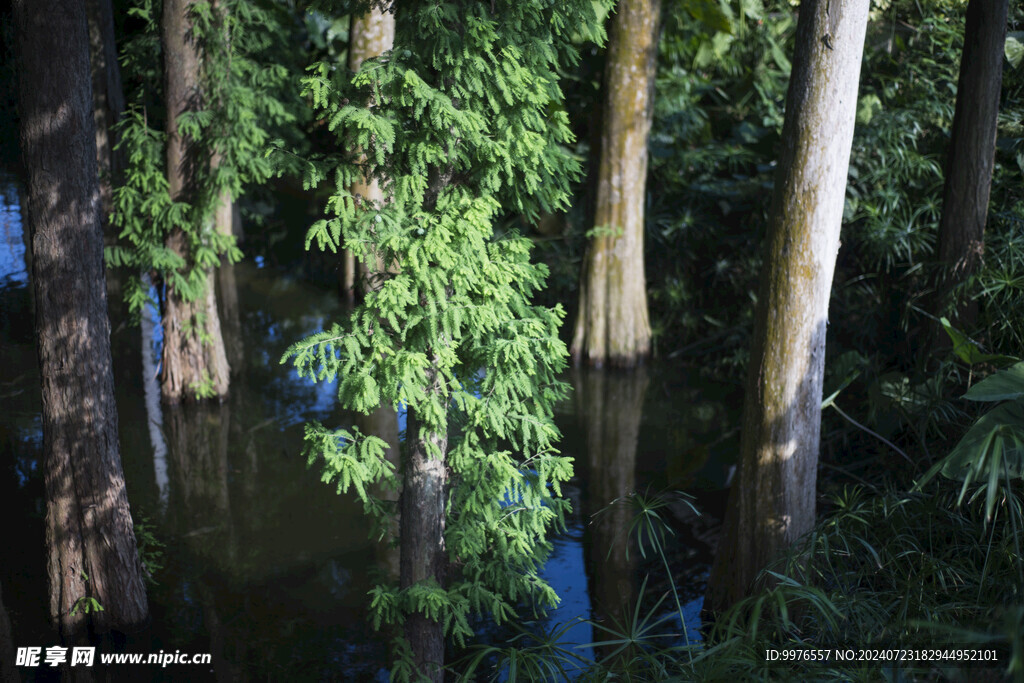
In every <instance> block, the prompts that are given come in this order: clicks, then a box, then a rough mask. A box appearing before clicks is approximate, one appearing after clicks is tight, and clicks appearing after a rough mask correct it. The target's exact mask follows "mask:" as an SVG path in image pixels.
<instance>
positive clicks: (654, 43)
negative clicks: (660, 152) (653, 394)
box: [571, 0, 661, 367]
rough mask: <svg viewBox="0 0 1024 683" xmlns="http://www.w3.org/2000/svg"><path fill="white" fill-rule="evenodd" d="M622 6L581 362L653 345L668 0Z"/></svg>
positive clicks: (586, 272)
mask: <svg viewBox="0 0 1024 683" xmlns="http://www.w3.org/2000/svg"><path fill="white" fill-rule="evenodd" d="M617 11H618V14H617V15H616V16H615V19H614V21H613V23H612V30H611V36H610V37H609V41H608V58H607V59H608V62H607V67H606V70H605V104H604V117H603V120H602V124H601V125H602V133H601V165H600V168H599V170H598V181H597V182H598V188H597V209H596V211H595V214H594V233H595V234H594V236H593V237H592V238H591V241H590V244H589V246H588V249H587V255H586V257H585V260H584V264H583V272H582V275H581V277H580V303H579V312H578V313H577V316H576V329H575V332H574V334H573V342H572V348H571V352H572V356H573V358H574V359H575V360H576V361H577V362H579V361H581V360H585V361H586V362H588V363H590V364H591V365H595V366H602V365H604V364H605V363H610V364H612V365H616V366H626V367H628V366H632V365H635V364H636V363H638V362H639V361H640V360H642V359H643V358H644V357H645V356H647V355H648V354H649V353H650V347H651V325H650V321H649V319H648V313H647V280H646V276H645V275H644V204H645V203H646V189H645V188H646V184H647V137H648V134H649V133H650V130H651V119H652V116H653V113H654V107H653V105H654V74H655V67H656V66H657V64H656V60H657V53H658V33H659V25H660V15H661V0H623V1H622V2H621V3H619V6H618V10H617Z"/></svg>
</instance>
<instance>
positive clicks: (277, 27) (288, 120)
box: [107, 0, 296, 310]
mask: <svg viewBox="0 0 1024 683" xmlns="http://www.w3.org/2000/svg"><path fill="white" fill-rule="evenodd" d="M132 4H133V6H132V8H131V9H130V10H129V15H130V16H131V17H132V20H133V21H137V22H139V23H140V24H141V30H139V31H138V32H137V33H136V34H134V35H133V36H132V39H131V40H130V41H129V42H128V44H127V45H126V46H125V48H124V50H123V55H122V62H123V66H124V70H125V81H126V84H125V88H126V90H127V91H128V92H126V99H127V101H128V105H129V112H128V114H127V116H126V121H125V122H124V124H123V125H122V129H121V135H122V137H123V143H122V144H123V146H124V148H125V156H126V158H127V165H128V168H127V171H126V174H125V181H124V184H123V185H122V186H121V187H119V188H117V189H116V191H115V206H114V216H113V223H114V225H115V226H116V227H117V228H118V229H119V231H120V239H121V243H120V244H119V245H118V246H115V247H113V248H110V249H108V250H107V258H108V261H109V262H110V263H111V264H112V265H114V266H125V267H128V268H130V269H131V273H132V274H133V275H136V276H137V274H138V272H140V271H142V270H146V271H148V270H151V269H152V270H155V271H157V273H159V274H160V275H161V276H162V278H163V280H164V282H165V283H166V284H167V285H168V286H170V287H173V288H175V289H176V290H177V292H178V293H179V294H180V296H181V297H182V298H183V299H185V300H193V299H195V298H196V297H197V296H199V295H200V294H201V293H202V292H203V291H204V288H205V286H206V284H205V283H206V275H205V273H206V271H207V270H208V269H210V268H213V267H215V266H217V265H218V264H219V263H220V257H221V256H223V255H227V257H228V258H229V259H230V260H232V261H237V260H238V259H239V258H241V252H239V251H238V249H237V248H236V247H235V244H234V239H233V238H232V237H231V235H230V234H226V235H225V234H219V233H218V232H217V230H216V229H215V225H214V223H213V216H214V212H215V210H216V208H217V205H218V203H219V202H220V200H221V198H222V196H223V194H224V193H227V194H229V195H230V196H231V197H232V198H237V197H238V196H239V195H240V194H242V192H243V189H244V187H245V186H247V185H251V184H258V183H262V182H265V181H266V180H267V179H269V178H270V176H271V174H272V167H271V165H270V164H269V162H268V161H267V159H266V155H265V150H266V147H267V146H268V144H269V141H270V139H271V137H273V136H277V135H279V134H280V131H281V129H282V128H287V127H288V126H290V125H291V124H292V123H293V122H294V121H295V118H296V115H295V105H294V103H292V104H289V103H288V102H287V98H286V97H285V92H286V87H287V86H286V84H288V83H289V77H290V75H291V74H290V73H289V71H288V69H287V67H286V66H285V65H282V64H278V63H275V64H266V63H262V60H260V59H259V56H260V55H263V54H264V53H265V52H266V51H267V50H268V49H271V48H272V47H273V46H274V45H275V44H278V43H281V42H285V41H287V40H288V38H287V37H286V34H285V33H284V32H283V31H284V27H283V26H282V23H281V21H280V20H279V17H278V15H277V14H276V13H274V12H273V11H271V10H269V9H265V8H261V7H259V6H257V5H256V4H255V3H253V2H250V0H217V1H216V2H194V3H192V5H191V8H190V12H189V18H190V21H191V23H192V30H191V32H190V34H189V37H188V40H189V42H190V44H192V45H194V46H195V48H196V49H197V51H198V53H199V59H200V74H199V83H198V86H199V87H198V92H197V93H196V102H195V106H194V108H193V109H192V111H190V112H188V113H187V114H185V115H183V116H180V117H179V126H178V129H179V132H180V134H181V135H182V136H183V137H185V138H187V140H188V159H189V166H190V168H189V171H190V172H191V173H192V174H193V178H194V181H193V182H192V183H191V184H190V188H189V189H188V192H187V194H186V195H185V196H183V197H181V198H179V199H178V200H177V201H175V200H172V198H171V195H170V193H169V188H168V181H167V169H166V158H165V151H164V150H165V147H166V145H167V134H166V131H165V125H164V123H165V117H166V116H167V112H166V108H165V104H164V93H163V87H164V86H163V76H162V74H161V68H160V65H161V39H160V30H161V27H160V17H161V12H162V10H161V5H162V3H161V2H160V0H134V2H133V3H132ZM176 228H177V229H180V230H182V231H183V232H184V233H185V235H186V236H187V240H188V243H189V253H190V256H191V258H190V262H186V261H185V260H184V259H182V258H181V257H180V255H178V254H176V253H174V251H173V250H172V249H170V248H169V247H168V246H167V244H166V238H167V236H168V235H170V234H171V232H172V231H173V230H174V229H176ZM126 296H127V298H128V302H129V304H130V305H131V307H132V309H133V310H139V309H140V308H141V307H142V306H143V305H144V304H145V303H146V301H147V297H148V294H147V291H146V289H145V288H143V287H142V285H141V280H140V279H139V278H138V277H134V278H132V279H131V281H130V285H129V287H128V289H127V293H126Z"/></svg>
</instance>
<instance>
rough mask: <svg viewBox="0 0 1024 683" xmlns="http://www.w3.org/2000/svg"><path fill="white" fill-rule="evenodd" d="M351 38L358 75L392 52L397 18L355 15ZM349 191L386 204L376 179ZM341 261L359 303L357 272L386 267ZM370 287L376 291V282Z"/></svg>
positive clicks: (348, 292) (348, 295)
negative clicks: (366, 64) (369, 61)
mask: <svg viewBox="0 0 1024 683" xmlns="http://www.w3.org/2000/svg"><path fill="white" fill-rule="evenodd" d="M349 36H351V40H350V42H349V47H348V68H349V71H351V72H353V73H355V72H356V71H358V70H359V67H360V66H362V64H363V62H364V61H366V60H367V59H372V58H374V57H379V56H380V55H382V54H384V53H385V52H387V51H388V50H390V49H391V46H392V44H393V43H394V42H395V15H394V14H393V13H392V12H384V11H381V9H380V8H378V7H374V8H372V9H371V10H370V11H369V12H367V13H366V14H361V15H359V16H354V17H352V25H351V27H350V28H349ZM348 191H349V192H351V193H352V195H353V196H355V197H358V198H359V199H358V200H357V201H367V202H373V203H378V204H379V203H380V202H383V201H384V193H383V192H382V191H381V189H380V185H379V183H378V182H377V179H376V178H369V179H363V180H362V181H360V182H357V183H354V184H353V185H352V187H350V188H348ZM338 260H339V263H338V289H339V291H340V293H341V297H342V298H343V299H344V300H345V301H347V302H349V303H352V302H354V301H355V297H356V280H357V273H358V279H367V278H372V277H374V273H381V272H383V270H384V267H383V264H381V263H379V262H378V264H377V267H376V268H375V269H374V271H373V273H371V272H370V270H369V269H367V268H366V266H365V264H362V263H358V264H357V263H356V260H355V258H354V257H353V255H352V252H351V251H349V250H348V249H342V250H341V251H340V252H339V258H338ZM364 286H365V285H364ZM369 286H370V287H371V288H376V286H375V285H374V284H373V283H371V284H370V285H369ZM377 286H379V285H377Z"/></svg>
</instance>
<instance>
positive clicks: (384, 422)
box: [355, 406, 401, 581]
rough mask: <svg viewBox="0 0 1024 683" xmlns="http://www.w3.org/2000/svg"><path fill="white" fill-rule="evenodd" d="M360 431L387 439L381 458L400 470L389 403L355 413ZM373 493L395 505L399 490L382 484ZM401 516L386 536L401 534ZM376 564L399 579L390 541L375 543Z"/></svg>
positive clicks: (395, 420) (397, 557) (397, 559)
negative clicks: (365, 411) (366, 411)
mask: <svg viewBox="0 0 1024 683" xmlns="http://www.w3.org/2000/svg"><path fill="white" fill-rule="evenodd" d="M355 422H356V425H357V426H358V427H359V431H361V432H362V433H363V434H367V435H372V436H376V437H379V438H381V439H383V440H384V441H386V442H387V444H388V449H387V452H386V453H385V455H384V457H385V458H386V459H387V460H388V462H390V463H392V464H393V465H394V466H395V469H396V471H401V457H400V455H399V449H398V413H396V412H395V409H394V408H392V407H390V406H377V408H376V409H374V410H373V412H371V413H370V414H369V415H362V414H357V415H356V419H355ZM374 495H376V496H377V497H378V498H380V499H381V500H383V501H387V502H388V503H391V504H393V505H396V506H397V504H398V502H399V500H400V498H399V493H398V492H396V491H392V490H390V489H388V488H386V487H384V486H379V487H377V490H376V491H374ZM400 517H401V516H400V515H396V516H395V518H394V520H393V521H392V523H391V525H390V527H389V529H388V532H389V533H388V536H387V537H388V538H399V534H400V533H401V519H400ZM375 552H376V557H377V565H378V567H380V568H381V569H382V570H384V572H385V574H386V576H387V578H388V581H398V580H399V577H400V576H401V559H400V555H399V552H398V549H397V548H394V547H392V546H391V545H389V544H384V543H378V544H377V546H376V548H375Z"/></svg>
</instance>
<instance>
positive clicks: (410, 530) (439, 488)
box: [399, 371, 448, 683]
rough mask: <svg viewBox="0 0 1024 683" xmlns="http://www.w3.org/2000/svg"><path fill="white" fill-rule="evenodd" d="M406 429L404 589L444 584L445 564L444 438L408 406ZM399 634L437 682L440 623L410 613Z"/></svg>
mask: <svg viewBox="0 0 1024 683" xmlns="http://www.w3.org/2000/svg"><path fill="white" fill-rule="evenodd" d="M428 373H429V374H428V377H429V378H430V379H429V382H430V385H431V387H430V391H431V392H433V393H435V394H441V393H442V388H441V379H440V378H439V377H437V372H436V371H428ZM431 375H432V376H431ZM406 430H407V431H406V433H407V434H408V436H407V439H406V443H407V445H408V456H407V458H406V461H405V470H404V473H403V478H402V510H401V519H400V529H401V533H400V544H401V551H400V552H401V559H400V561H399V571H400V577H399V586H400V587H401V588H402V589H406V588H409V587H410V586H413V585H414V584H417V583H428V584H429V583H435V584H437V585H438V586H441V587H444V586H445V577H446V574H447V568H448V558H447V555H446V553H445V547H444V529H445V517H446V510H445V494H446V492H447V484H448V466H447V465H446V464H445V461H444V454H445V452H446V451H447V448H448V438H447V436H446V435H444V434H433V433H430V432H429V431H428V430H425V429H422V428H421V424H420V420H419V419H418V418H417V417H416V415H415V413H414V411H412V410H410V411H409V416H408V422H407V425H406ZM428 448H429V449H430V450H432V449H437V451H438V452H439V453H440V454H441V456H440V457H438V456H437V455H431V453H430V450H428ZM405 638H406V640H408V641H409V645H410V646H411V647H412V652H413V661H414V662H415V664H416V668H417V669H418V670H419V672H420V673H421V674H422V675H423V676H425V677H426V679H427V680H429V681H431V682H432V683H443V681H444V669H443V667H444V630H443V628H442V625H441V624H440V623H438V622H437V621H435V620H433V619H430V618H428V617H427V616H425V615H423V614H420V613H415V614H410V615H409V616H408V617H406V619H405Z"/></svg>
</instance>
